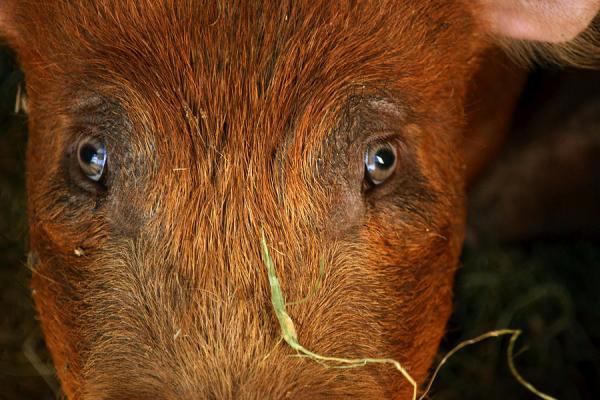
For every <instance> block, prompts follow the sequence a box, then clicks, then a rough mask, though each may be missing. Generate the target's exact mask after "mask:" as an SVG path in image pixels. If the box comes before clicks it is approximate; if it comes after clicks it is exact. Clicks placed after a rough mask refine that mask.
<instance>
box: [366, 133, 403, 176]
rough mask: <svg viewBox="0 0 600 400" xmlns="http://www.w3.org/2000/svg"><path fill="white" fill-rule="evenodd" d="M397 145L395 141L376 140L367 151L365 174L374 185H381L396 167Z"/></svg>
mask: <svg viewBox="0 0 600 400" xmlns="http://www.w3.org/2000/svg"><path fill="white" fill-rule="evenodd" d="M396 159H397V154H396V146H394V144H393V143H391V142H388V141H385V142H375V143H372V144H370V145H369V146H368V147H367V150H366V151H365V175H366V178H367V180H368V181H369V182H370V183H371V184H372V185H381V184H382V183H383V182H384V181H385V180H387V179H388V178H389V177H390V176H392V175H393V173H394V170H395V169H396Z"/></svg>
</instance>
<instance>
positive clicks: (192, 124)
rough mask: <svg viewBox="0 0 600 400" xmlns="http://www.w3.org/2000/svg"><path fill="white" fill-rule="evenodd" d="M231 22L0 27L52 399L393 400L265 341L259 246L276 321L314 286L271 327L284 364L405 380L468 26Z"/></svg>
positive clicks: (430, 270) (458, 201) (453, 156)
mask: <svg viewBox="0 0 600 400" xmlns="http://www.w3.org/2000/svg"><path fill="white" fill-rule="evenodd" d="M248 3H249V4H246V2H244V1H240V2H236V3H235V4H233V3H232V4H230V3H219V4H218V5H215V4H213V3H207V4H197V3H195V2H194V3H193V4H192V2H188V1H177V2H168V1H165V2H156V1H148V2H133V1H132V2H129V1H127V2H125V1H124V2H121V3H119V4H104V2H86V1H78V2H62V1H61V2H55V3H54V2H43V3H41V4H39V5H37V6H36V7H31V5H29V8H27V7H28V4H29V3H27V2H15V4H14V5H13V6H12V8H11V15H12V16H13V17H12V18H13V21H17V22H15V23H14V25H15V26H20V28H18V29H20V31H19V37H20V39H19V40H15V42H14V46H15V48H16V50H17V52H18V55H19V58H20V60H21V63H22V66H23V69H24V71H25V74H26V79H27V84H28V86H27V91H28V94H29V109H30V122H29V123H30V139H29V148H28V161H27V170H28V180H27V186H28V191H29V211H30V227H31V267H32V269H33V283H32V284H33V288H34V298H35V301H36V304H37V307H38V310H39V314H40V318H41V321H42V325H43V329H44V333H45V335H46V339H47V343H48V346H49V348H50V350H51V352H52V355H53V357H54V361H55V364H56V368H57V372H58V375H59V376H60V378H61V380H62V383H63V388H64V391H65V392H66V393H67V394H68V395H69V396H70V397H71V398H85V399H121V398H123V399H125V398H127V399H136V398H140V399H142V398H157V399H199V398H215V399H225V398H247V399H254V398H256V399H263V398H285V397H288V398H294V399H304V398H306V399H315V398H337V397H344V396H346V397H352V398H390V397H392V396H394V395H403V394H404V395H406V394H407V393H409V392H410V391H411V390H412V389H411V388H410V386H409V385H408V383H406V382H405V381H403V379H402V378H401V376H400V375H399V373H398V372H397V371H395V370H394V369H393V368H391V367H389V366H383V365H382V366H366V367H362V368H354V369H332V368H325V367H324V366H323V365H321V364H319V363H316V362H314V361H311V360H308V359H306V358H300V357H296V356H295V352H294V351H292V350H291V349H290V348H289V347H288V346H287V345H286V344H285V343H284V342H282V341H281V340H280V334H281V332H280V331H279V326H278V324H277V321H276V319H275V316H274V312H273V310H272V308H271V303H270V294H269V290H268V279H267V275H266V270H265V266H264V263H263V261H262V259H261V247H260V237H261V231H263V230H264V232H265V236H266V238H267V242H268V244H269V247H270V249H271V255H272V257H273V259H274V262H275V265H276V267H277V269H278V273H279V278H280V280H281V281H282V285H283V291H284V293H285V295H286V298H287V300H288V301H293V300H298V299H301V298H303V297H305V296H307V295H309V293H311V292H312V288H313V287H315V285H317V282H319V280H320V285H319V288H318V290H317V291H315V292H314V293H313V294H311V295H310V296H309V298H308V299H307V300H306V301H305V302H303V303H301V304H297V305H290V306H288V311H289V313H290V315H291V317H292V318H293V319H294V321H295V323H296V329H297V331H298V336H299V341H300V342H301V343H302V344H303V345H304V346H305V347H307V348H309V349H311V350H313V351H315V352H318V353H321V354H325V355H330V356H338V357H347V358H361V357H386V358H394V359H396V360H398V361H400V362H401V363H403V365H404V366H405V367H406V368H407V369H408V371H409V372H410V373H411V374H413V375H414V376H415V377H416V378H417V379H418V380H419V381H421V380H422V379H423V378H424V376H425V374H426V371H427V368H428V366H429V365H430V362H431V360H432V357H433V355H434V353H435V351H436V347H437V344H438V341H439V339H440V337H441V336H442V333H443V329H444V324H445V322H446V319H447V317H448V314H449V311H450V304H451V301H450V291H451V283H452V276H453V271H454V269H455V267H456V265H457V257H458V253H459V249H460V245H461V242H462V236H463V216H464V205H463V202H464V196H463V174H462V168H463V166H462V163H461V161H460V149H459V148H458V147H459V146H458V145H459V143H460V141H459V137H460V134H459V132H460V129H461V119H462V112H463V101H464V100H463V99H464V97H465V88H466V86H467V83H468V80H469V77H470V76H471V74H472V72H473V69H474V68H475V65H476V62H474V60H475V57H476V55H477V51H478V49H479V48H480V47H481V46H480V44H479V42H478V39H477V38H476V36H475V34H474V30H475V27H474V26H475V24H474V22H473V21H472V19H471V15H470V14H469V12H468V11H467V10H466V9H464V7H463V8H460V7H458V6H457V5H456V4H451V3H450V2H447V1H445V0H443V1H441V0H440V1H431V2H420V1H419V2H412V1H411V2H406V3H404V4H399V2H396V1H390V2H381V4H377V5H376V4H374V3H366V2H364V3H363V2H358V3H356V4H354V5H346V6H343V5H340V4H338V2H330V1H324V2H318V1H311V2H304V3H303V4H296V3H291V4H286V3H281V2H266V3H265V4H262V5H261V4H258V3H256V2H248ZM254 3H256V4H254ZM15 29H16V28H15ZM321 264H322V265H323V267H324V275H323V276H322V277H320V274H319V269H320V265H321Z"/></svg>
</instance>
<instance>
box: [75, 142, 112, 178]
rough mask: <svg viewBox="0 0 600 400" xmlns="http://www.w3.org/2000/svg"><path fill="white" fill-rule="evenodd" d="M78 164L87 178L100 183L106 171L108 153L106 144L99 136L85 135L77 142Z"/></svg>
mask: <svg viewBox="0 0 600 400" xmlns="http://www.w3.org/2000/svg"><path fill="white" fill-rule="evenodd" d="M76 158H77V164H78V167H79V170H80V172H81V173H82V174H83V176H85V177H86V178H87V179H89V180H91V181H93V182H97V183H100V182H102V180H103V177H104V174H105V172H106V162H107V159H108V153H107V151H106V145H105V144H104V142H103V141H102V140H100V139H98V138H94V137H84V138H82V139H81V140H80V141H79V143H78V144H77V149H76Z"/></svg>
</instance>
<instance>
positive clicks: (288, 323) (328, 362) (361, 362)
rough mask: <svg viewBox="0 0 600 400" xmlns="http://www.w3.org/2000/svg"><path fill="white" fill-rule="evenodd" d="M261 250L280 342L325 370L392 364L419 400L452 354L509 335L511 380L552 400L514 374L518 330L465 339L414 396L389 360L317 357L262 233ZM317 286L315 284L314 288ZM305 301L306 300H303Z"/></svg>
mask: <svg viewBox="0 0 600 400" xmlns="http://www.w3.org/2000/svg"><path fill="white" fill-rule="evenodd" d="M262 251H263V259H264V262H265V266H266V267H267V273H268V275H269V285H270V287H271V304H272V305H273V310H274V311H275V315H276V316H277V320H278V321H279V326H280V328H281V337H282V339H283V340H284V341H285V342H286V343H287V344H288V345H289V346H290V347H291V348H292V349H294V350H296V351H297V352H298V353H300V354H301V355H302V356H304V357H307V358H310V359H312V360H314V361H317V362H319V363H322V364H324V365H325V366H326V367H329V368H356V367H362V366H365V365H367V364H391V365H393V366H394V367H395V368H396V369H397V370H398V371H399V372H400V373H401V374H402V375H403V376H404V378H405V379H406V380H407V381H408V382H409V383H410V384H411V385H412V387H413V395H412V400H417V398H418V400H423V399H424V398H425V396H427V394H428V393H429V391H430V389H431V386H432V384H433V381H434V380H435V378H436V377H437V375H438V372H439V371H440V369H441V368H442V366H443V365H444V364H445V363H446V362H447V361H448V359H449V358H450V357H452V356H453V355H454V354H456V353H457V352H458V351H459V350H461V349H463V348H465V347H467V346H470V345H472V344H475V343H478V342H481V341H482V340H485V339H489V338H492V337H500V336H509V335H510V340H509V343H508V349H507V351H506V357H507V360H508V367H509V369H510V371H511V373H512V374H513V376H514V377H515V379H516V380H517V381H518V382H519V383H520V384H521V385H523V386H524V387H525V388H526V389H528V390H529V391H530V392H532V393H533V394H535V395H536V396H538V397H539V398H541V399H544V400H556V399H555V398H554V397H552V396H549V395H547V394H545V393H543V392H541V391H540V390H538V389H536V388H535V387H534V386H533V385H532V384H531V383H529V382H528V381H526V380H525V378H523V376H521V374H520V373H519V372H518V371H517V368H516V367H515V363H514V347H515V342H516V341H517V338H518V337H519V336H520V335H521V330H519V329H499V330H495V331H491V332H487V333H484V334H482V335H480V336H477V337H475V338H473V339H470V340H465V341H463V342H461V343H459V344H458V345H457V346H456V347H454V348H453V349H452V350H451V351H450V352H448V354H446V356H444V358H442V360H441V361H440V363H439V364H438V366H437V367H436V369H435V370H434V372H433V375H432V376H431V379H430V380H429V383H428V384H427V386H426V387H425V390H424V391H423V393H422V394H421V396H418V389H419V386H418V384H417V382H416V381H415V380H414V378H413V377H412V376H411V375H410V374H409V373H408V371H407V370H406V369H405V368H404V367H403V366H402V365H401V364H400V363H399V362H398V361H396V360H392V359H390V358H338V357H328V356H324V355H321V354H317V353H314V352H312V351H310V350H308V349H306V348H305V347H304V346H302V345H301V344H300V343H299V342H298V334H297V333H296V328H295V326H294V321H293V320H292V318H291V317H290V316H289V314H288V313H287V311H286V302H285V298H284V296H283V293H282V291H281V285H280V284H279V279H278V278H277V273H276V271H275V266H274V264H273V261H272V259H271V256H270V255H269V248H268V246H267V241H266V239H265V235H264V232H263V234H262ZM321 273H323V265H321ZM318 287H319V284H317V286H316V288H318ZM304 300H306V299H304Z"/></svg>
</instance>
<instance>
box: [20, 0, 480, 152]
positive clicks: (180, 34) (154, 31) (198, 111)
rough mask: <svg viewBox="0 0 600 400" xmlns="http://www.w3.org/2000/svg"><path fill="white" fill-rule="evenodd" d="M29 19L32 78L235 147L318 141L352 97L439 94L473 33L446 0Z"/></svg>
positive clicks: (143, 5) (72, 13) (71, 12)
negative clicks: (278, 138) (288, 138)
mask: <svg viewBox="0 0 600 400" xmlns="http://www.w3.org/2000/svg"><path fill="white" fill-rule="evenodd" d="M413 3H418V4H413ZM38 11H39V13H40V14H38V15H36V16H35V17H33V18H29V19H28V21H31V22H30V23H31V26H29V27H28V28H27V29H28V31H29V32H30V33H29V34H30V35H32V36H36V37H37V38H38V39H39V38H45V40H38V47H37V48H36V49H35V53H36V56H35V58H37V59H36V60H35V61H34V64H35V65H36V66H37V67H39V66H41V67H42V68H39V69H38V71H39V72H41V74H40V75H44V74H45V75H46V76H47V75H48V74H50V72H49V71H52V70H53V68H56V70H57V72H58V73H57V74H55V75H56V76H64V77H65V78H64V79H65V80H66V81H68V80H71V81H74V80H76V81H77V82H76V84H75V86H76V88H79V87H81V86H85V85H81V81H85V82H86V84H88V86H90V87H92V88H93V89H95V90H97V91H100V92H102V91H109V92H110V93H107V94H108V97H116V99H115V100H116V102H117V103H119V104H121V105H122V106H123V108H124V109H125V110H126V111H127V112H128V113H129V115H130V117H131V120H132V122H133V123H134V125H136V124H137V125H139V124H145V125H146V126H148V127H149V128H150V130H153V131H161V132H164V131H170V130H180V129H181V127H182V125H184V126H186V129H187V130H188V131H189V132H190V133H192V134H193V132H197V131H198V130H200V131H202V132H203V135H204V136H206V135H210V134H211V132H212V133H220V132H222V131H224V130H227V131H230V132H238V133H240V134H239V135H236V136H234V137H231V138H232V139H234V140H236V139H237V140H247V138H248V136H249V133H252V134H253V135H255V133H256V132H264V134H269V135H273V134H275V133H278V134H280V135H284V134H285V132H289V131H290V130H302V129H304V130H311V131H312V132H320V133H321V134H323V135H324V134H326V131H327V130H328V129H331V128H332V126H333V125H334V124H335V123H336V122H337V119H339V116H340V115H341V114H342V113H341V112H340V111H341V109H342V108H343V107H344V106H345V104H346V103H347V100H348V98H350V97H353V96H354V97H356V95H357V94H358V95H363V94H364V95H365V96H373V94H374V93H375V95H377V93H385V94H386V96H388V97H394V96H397V95H398V96H399V95H400V94H404V95H406V96H410V94H411V93H412V94H414V95H417V96H420V95H423V94H427V93H438V92H441V90H440V89H438V88H437V87H436V85H441V84H443V83H444V82H448V81H452V80H453V79H452V76H451V74H452V73H456V71H460V70H461V69H463V68H465V65H467V63H466V62H465V59H466V58H467V56H468V55H467V54H466V53H467V51H466V49H468V48H469V45H468V44H465V42H466V40H462V39H466V38H467V37H468V35H469V34H470V33H472V32H471V31H472V29H473V27H472V26H471V22H470V21H471V18H470V16H469V13H468V11H467V10H466V9H465V8H461V7H459V6H457V4H454V3H453V2H448V1H446V0H444V1H441V0H440V1H434V0H429V1H425V0H424V1H422V2H421V1H420V2H397V1H385V0H384V1H381V2H380V3H378V4H377V5H376V6H375V5H374V3H371V2H356V3H353V4H350V3H349V4H343V3H342V2H331V1H310V2H308V1H307V2H285V1H281V2H279V1H276V2H255V1H244V0H239V1H234V2H216V1H215V2H213V1H206V2H198V1H191V0H181V1H176V2H170V1H164V2H161V1H154V0H152V1H144V0H142V1H136V2H131V1H123V2H104V1H72V2H62V1H57V2H48V3H47V4H46V3H44V5H41V6H40V9H39V10H38ZM30 17H31V16H30ZM50 21H51V22H52V23H50ZM34 22H35V24H34ZM33 53H34V52H32V54H33ZM41 69H43V70H44V71H41ZM49 79H50V80H52V79H53V78H52V77H49ZM96 83H98V84H97V85H96ZM60 84H62V82H60ZM409 90H410V91H411V93H407V91H409ZM101 94H106V93H101ZM74 97H76V96H74ZM157 128H160V129H157ZM209 139H210V138H209Z"/></svg>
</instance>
